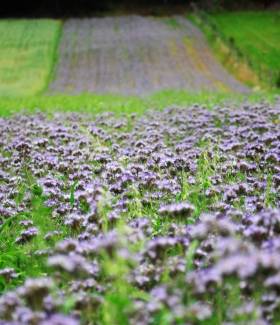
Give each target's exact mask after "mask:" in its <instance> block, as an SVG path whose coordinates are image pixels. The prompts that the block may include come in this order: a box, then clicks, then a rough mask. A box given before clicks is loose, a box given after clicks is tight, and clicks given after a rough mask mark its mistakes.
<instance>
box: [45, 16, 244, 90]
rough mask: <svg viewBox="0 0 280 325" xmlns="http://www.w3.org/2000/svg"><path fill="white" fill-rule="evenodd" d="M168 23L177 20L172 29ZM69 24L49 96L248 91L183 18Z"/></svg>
mask: <svg viewBox="0 0 280 325" xmlns="http://www.w3.org/2000/svg"><path fill="white" fill-rule="evenodd" d="M172 19H173V20H174V21H175V23H174V22H173V24H172ZM169 20H170V19H164V18H152V17H139V16H126V17H106V18H90V19H70V20H67V21H66V22H65V24H64V30H63V36H62V40H61V44H60V55H59V62H58V66H57V71H56V77H55V80H54V81H53V83H52V84H51V85H50V88H49V91H50V92H67V93H73V94H76V93H82V92H97V93H107V92H109V93H122V94H126V95H127V94H128V95H130V94H132V95H143V94H149V93H152V92H155V91H159V90H163V89H184V90H190V91H201V90H208V91H209V90H210V91H212V90H219V91H238V92H246V91H247V88H246V87H245V86H242V85H241V84H240V83H239V82H237V81H236V80H234V78H233V77H231V76H230V75H229V74H228V73H227V72H226V71H225V70H224V69H223V68H222V66H221V65H220V64H219V63H218V62H217V61H216V60H215V58H214V57H213V55H212V54H211V52H210V50H209V48H208V46H207V43H206V41H205V39H204V38H203V35H202V34H201V32H200V31H199V30H198V29H197V28H196V27H194V26H193V25H192V24H191V23H190V22H188V21H187V20H186V19H185V18H183V17H173V18H171V22H170V21H169Z"/></svg>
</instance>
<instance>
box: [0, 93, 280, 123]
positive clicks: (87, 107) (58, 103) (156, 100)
mask: <svg viewBox="0 0 280 325" xmlns="http://www.w3.org/2000/svg"><path fill="white" fill-rule="evenodd" d="M276 94H277V93H276V92H272V91H271V92H259V93H255V94H250V95H241V94H234V93H231V94H229V93H224V92H221V93H209V92H197V93H190V92H187V91H175V90H165V91H160V92H157V93H154V94H153V95H151V96H146V97H137V96H122V95H96V94H88V93H85V94H81V95H51V96H46V95H37V96H28V97H0V116H2V117H5V116H10V115H12V114H16V113H20V112H24V113H25V114H31V113H34V112H45V113H47V114H52V113H55V112H80V113H90V114H97V113H100V112H104V111H111V112H114V113H117V114H126V113H127V114H129V113H136V114H142V113H143V112H145V111H146V110H147V109H164V108H166V107H169V106H180V107H187V106H190V105H193V104H201V105H205V106H206V107H209V108H211V107H214V106H215V105H219V104H222V103H241V102H244V101H251V102H257V101H261V100H263V99H265V100H267V101H269V102H273V100H274V99H275V95H276Z"/></svg>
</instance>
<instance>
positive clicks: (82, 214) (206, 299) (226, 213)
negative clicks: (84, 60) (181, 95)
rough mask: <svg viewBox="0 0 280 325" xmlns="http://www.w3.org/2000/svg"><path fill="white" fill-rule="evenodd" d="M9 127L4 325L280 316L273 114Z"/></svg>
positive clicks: (43, 121)
mask: <svg viewBox="0 0 280 325" xmlns="http://www.w3.org/2000/svg"><path fill="white" fill-rule="evenodd" d="M23 124H24V125H25V126H26V127H25V128H23V127H22V125H23ZM1 130H2V134H1V161H0V164H1V175H0V176H1V216H2V217H1V218H2V219H1V220H2V221H1V227H0V233H1V237H0V248H1V252H2V254H1V258H0V267H1V266H2V269H1V271H0V279H1V282H0V284H1V290H2V291H4V293H3V295H2V296H1V298H0V318H1V319H3V320H5V321H4V323H3V324H79V323H80V322H81V323H82V324H83V323H85V324H222V323H223V324H229V323H230V324H231V323H233V324H269V323H271V322H273V321H274V320H276V319H278V316H279V296H278V295H279V280H278V278H279V267H280V250H279V231H280V230H279V229H280V212H279V186H280V146H279V138H280V133H279V107H277V106H275V107H273V106H272V105H269V104H265V103H261V104H257V105H254V106H249V105H243V107H239V108H237V107H234V106H233V107H215V109H212V110H206V109H205V108H203V107H201V106H199V105H194V106H193V107H191V108H189V109H179V108H177V109H176V108H172V107H171V108H167V109H165V110H164V111H148V112H147V113H145V114H144V115H143V116H142V117H137V116H136V115H134V114H133V113H132V114H129V115H123V116H120V117H116V116H115V115H113V114H111V113H106V112H104V113H102V114H99V115H98V116H96V117H95V118H92V117H90V116H87V115H82V114H68V115H67V114H64V115H62V114H57V115H55V116H53V118H52V119H48V118H46V117H45V116H44V115H42V114H39V115H33V116H30V117H28V116H26V117H24V116H14V117H11V118H8V119H2V120H1ZM4 130H5V131H4ZM11 227H12V228H11ZM11 229H12V231H11ZM4 265H6V267H5V268H3V266H4ZM221 301H223V303H221Z"/></svg>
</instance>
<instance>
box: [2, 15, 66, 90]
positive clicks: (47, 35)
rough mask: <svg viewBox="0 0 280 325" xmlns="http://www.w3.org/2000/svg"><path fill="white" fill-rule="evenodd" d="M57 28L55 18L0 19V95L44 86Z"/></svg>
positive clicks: (50, 68)
mask: <svg viewBox="0 0 280 325" xmlns="http://www.w3.org/2000/svg"><path fill="white" fill-rule="evenodd" d="M60 31H61V23H60V22H59V21H55V20H49V19H40V20H35V19H34V20H20V19H18V20H1V21H0V48H1V51H0V94H1V96H30V95H34V94H38V93H39V92H41V91H43V90H44V89H45V88H46V87H47V85H48V83H49V79H50V78H51V76H52V71H53V66H54V63H55V61H56V48H57V44H58V41H59V37H60Z"/></svg>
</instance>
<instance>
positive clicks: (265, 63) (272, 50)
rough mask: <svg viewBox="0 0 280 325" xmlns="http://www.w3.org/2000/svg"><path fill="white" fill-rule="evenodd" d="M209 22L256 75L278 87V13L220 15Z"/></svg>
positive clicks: (212, 16) (279, 41) (212, 17)
mask: <svg viewBox="0 0 280 325" xmlns="http://www.w3.org/2000/svg"><path fill="white" fill-rule="evenodd" d="M209 19H210V22H211V23H213V25H214V26H216V27H217V30H218V32H219V33H221V35H222V36H223V37H225V38H226V39H227V40H228V41H229V42H231V43H233V45H234V47H235V48H237V49H238V50H239V51H240V52H241V54H242V55H244V57H245V59H246V60H247V61H249V63H250V65H251V66H252V68H253V69H254V70H255V71H256V72H257V73H258V75H259V76H260V77H261V79H263V80H264V81H266V82H267V83H268V84H270V85H278V87H280V60H279V58H280V12H279V11H278V12H277V11H269V12H251V11H250V12H222V13H213V14H210V15H209Z"/></svg>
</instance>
